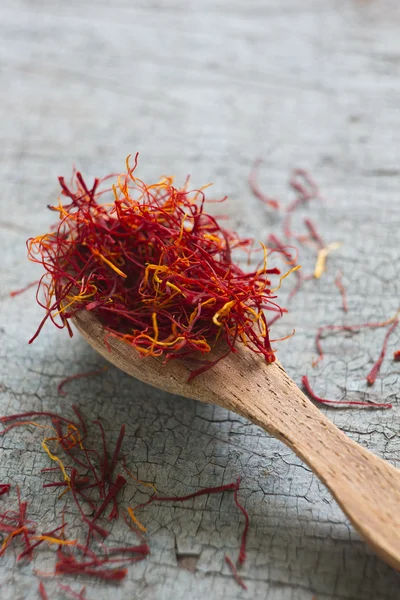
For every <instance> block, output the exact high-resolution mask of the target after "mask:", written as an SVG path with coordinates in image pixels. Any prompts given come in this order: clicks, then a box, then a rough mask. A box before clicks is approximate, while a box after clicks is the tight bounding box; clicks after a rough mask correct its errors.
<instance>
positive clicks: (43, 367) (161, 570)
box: [0, 0, 400, 600]
mask: <svg viewBox="0 0 400 600" xmlns="http://www.w3.org/2000/svg"><path fill="white" fill-rule="evenodd" d="M0 15H1V19H0V40H1V42H0V43H1V63H0V67H1V72H0V77H1V86H0V122H1V145H2V153H1V161H0V182H1V201H0V211H1V212H0V231H1V237H0V239H1V250H2V252H1V264H0V269H1V278H2V286H1V292H0V295H1V298H0V302H1V307H0V309H1V312H0V315H1V331H0V336H1V344H0V353H1V361H0V382H1V392H0V412H1V413H2V414H6V413H10V412H14V411H18V410H20V409H42V408H46V409H51V410H61V409H63V410H64V411H68V410H69V408H68V407H69V405H70V404H71V403H73V402H75V403H78V404H79V405H80V406H81V407H82V410H83V411H84V413H85V414H86V415H87V417H88V419H91V418H95V417H97V416H99V415H100V416H101V417H102V418H103V419H105V420H106V422H107V423H108V432H109V435H110V437H111V438H116V436H117V433H118V430H119V427H120V424H121V423H122V422H126V423H127V426H128V436H127V440H126V442H125V452H126V454H127V457H128V459H129V462H130V464H132V465H133V466H134V468H137V472H138V476H139V477H141V478H143V479H145V480H151V481H154V482H156V484H157V486H158V488H159V490H160V491H161V492H163V493H168V494H174V493H176V494H183V493H189V492H191V491H193V490H195V489H198V488H199V487H202V486H208V485H219V484H221V483H223V482H224V483H228V482H230V481H232V480H234V479H235V478H236V477H237V476H238V475H241V476H242V477H243V485H242V491H241V498H242V500H243V502H244V503H245V505H246V507H247V510H248V511H249V515H250V519H251V528H250V533H249V552H248V561H247V564H246V566H245V568H244V570H243V575H244V578H245V580H246V582H247V584H248V587H249V592H248V593H247V594H246V593H245V592H244V591H242V590H241V589H240V588H238V587H237V585H236V584H235V582H234V581H233V579H232V577H231V575H230V573H229V572H228V570H227V567H226V565H225V563H224V560H223V557H224V554H225V553H226V552H228V553H229V554H230V555H232V556H235V553H236V552H237V549H238V546H239V540H240V532H241V527H242V517H241V515H240V514H238V511H237V510H236V509H235V507H234V505H233V500H232V497H231V496H230V495H228V494H227V495H225V496H224V497H223V498H220V497H210V498H208V499H206V498H199V499H197V500H196V501H194V502H193V503H192V504H187V505H178V506H177V507H176V508H173V507H170V506H167V505H165V506H155V505H153V506H151V507H150V508H149V509H148V510H146V511H143V513H142V515H141V516H142V518H143V521H145V522H146V524H147V526H148V529H149V531H150V533H151V551H152V554H151V556H150V557H149V559H148V560H147V561H145V562H143V563H140V564H138V565H136V566H134V567H132V568H130V569H129V576H128V578H127V581H126V582H125V583H124V584H123V585H121V586H120V587H115V588H112V591H110V588H109V587H107V586H105V585H104V584H101V583H99V582H89V583H88V598H90V599H92V598H99V599H102V598H108V597H110V595H111V594H112V595H113V597H115V598H116V599H122V598H124V599H125V598H129V599H131V598H132V599H133V598H143V599H146V600H147V599H149V600H150V599H154V598H157V599H162V600H164V599H165V600H169V599H171V600H172V599H174V600H175V599H176V600H178V599H181V598H182V599H187V598H190V599H193V600H197V599H199V600H200V598H204V597H207V598H222V597H224V598H229V599H236V598H246V597H248V598H255V599H260V600H263V599H268V600H311V597H312V595H313V594H316V597H317V599H318V600H328V599H333V598H334V599H348V600H350V599H351V600H352V599H363V600H364V599H367V598H371V599H374V600H384V599H385V600H386V599H387V600H389V599H390V600H392V599H394V598H400V593H399V591H398V589H399V577H398V575H397V574H396V573H395V572H394V571H392V570H391V569H390V568H389V567H387V566H386V565H384V564H383V563H382V562H381V561H379V560H378V559H377V558H375V556H373V554H372V553H371V552H370V551H369V550H368V549H367V548H366V547H365V545H364V544H363V543H362V542H361V541H360V540H359V539H358V537H357V535H356V534H355V532H354V531H353V529H352V528H351V527H350V526H349V525H348V524H347V522H346V520H345V518H344V517H343V514H342V513H341V511H340V510H339V509H338V507H337V506H336V505H335V503H334V502H333V500H332V499H331V497H330V496H329V494H328V493H327V492H326V490H325V489H324V488H323V486H322V485H321V484H320V483H319V482H318V481H317V480H316V479H315V478H314V477H313V475H312V473H310V471H309V470H308V469H307V468H306V467H304V465H302V464H301V463H300V461H299V460H298V459H297V458H296V457H295V456H294V455H293V454H292V453H291V452H290V451H289V450H287V449H286V448H285V447H284V446H282V445H281V444H280V443H279V442H277V441H275V440H274V439H271V438H269V437H268V436H267V435H266V434H264V433H262V432H260V431H259V430H258V429H257V428H256V427H255V426H253V425H250V424H248V423H246V422H245V421H244V420H243V419H241V418H239V417H237V416H236V415H234V414H229V413H228V412H226V411H224V410H219V409H217V408H213V407H211V406H202V405H200V404H198V403H196V402H191V401H188V400H183V399H181V398H178V397H174V396H169V395H167V394H165V393H161V392H158V391H156V390H154V389H151V388H149V387H146V386H145V385H142V384H140V383H138V382H136V381H133V380H131V379H130V378H129V377H127V376H125V375H124V374H122V373H119V372H117V371H116V370H114V369H113V368H110V369H109V370H108V371H107V372H106V373H105V374H104V375H103V376H101V377H99V378H95V379H91V380H80V381H76V382H74V383H71V384H70V385H69V386H68V392H69V395H68V396H67V397H66V398H62V397H60V396H58V395H57V383H58V382H59V380H60V379H61V378H62V377H64V376H66V375H69V374H71V373H72V372H79V371H81V370H86V369H93V368H96V367H98V366H101V365H103V364H104V363H103V361H102V359H100V358H99V357H98V356H96V355H95V354H94V353H93V352H92V351H91V350H90V349H89V348H88V347H87V345H86V344H85V343H84V342H83V341H82V340H81V339H79V337H77V336H76V337H74V338H73V340H69V339H68V337H67V335H66V333H62V332H58V331H57V330H55V329H52V328H51V327H50V326H49V327H46V328H45V330H44V331H43V333H42V335H41V336H40V338H39V339H38V340H37V342H35V344H34V345H33V346H28V345H27V339H28V337H29V336H30V334H32V332H33V331H34V330H35V328H36V325H37V323H38V321H39V319H40V318H41V312H40V309H39V308H38V307H36V305H35V303H34V297H33V293H32V292H27V293H26V294H25V295H23V296H19V297H17V298H15V299H14V300H10V299H9V297H8V292H9V291H10V290H11V289H15V288H18V287H21V286H22V285H24V284H25V283H28V282H29V281H31V280H32V279H34V278H36V276H37V274H38V269H36V268H35V267H34V266H33V265H30V264H28V262H27V260H26V251H25V245H24V242H25V239H26V237H27V236H29V235H30V234H39V233H42V232H44V231H46V228H47V227H48V225H49V224H50V223H51V222H52V215H51V214H50V213H47V212H46V210H45V206H46V204H48V203H49V202H52V201H54V200H55V198H56V196H57V180H56V177H57V175H60V174H65V175H68V174H69V173H70V170H71V165H72V163H74V162H75V163H76V164H77V166H78V167H79V168H80V169H81V170H82V171H83V172H84V173H85V174H87V175H103V174H106V173H107V172H109V171H115V170H121V169H122V168H123V162H124V159H125V156H126V155H127V154H128V153H129V152H135V151H136V150H139V151H140V153H141V155H140V170H139V172H140V174H141V175H142V176H143V178H152V177H158V176H159V175H160V174H161V173H173V174H175V175H176V176H177V180H178V181H182V180H183V178H184V177H185V176H186V175H187V174H188V173H191V174H192V175H193V183H194V185H201V184H204V183H206V182H208V181H214V182H215V186H214V193H215V195H216V196H217V195H223V194H228V195H229V197H230V200H229V204H226V205H225V206H223V207H222V208H221V207H217V208H218V210H221V211H223V212H225V213H229V215H230V216H231V223H232V224H233V226H234V227H236V228H237V229H239V230H240V231H241V232H242V233H243V234H245V235H246V234H253V235H254V236H255V237H257V238H259V239H261V240H265V237H266V235H267V233H268V232H269V231H274V230H276V229H277V228H278V227H279V226H280V225H279V223H278V221H277V219H276V217H275V216H272V215H271V214H270V213H269V212H268V210H266V209H265V208H264V207H263V206H261V205H260V204H259V202H258V201H257V200H256V199H255V198H253V197H252V196H251V195H250V193H249V191H248V188H247V183H246V178H247V175H248V173H249V169H250V166H251V163H252V160H253V158H254V157H256V156H263V157H265V159H266V160H265V163H264V166H263V168H262V171H261V183H262V185H263V186H264V187H265V189H266V190H268V191H269V192H270V193H271V194H272V195H273V196H274V197H278V198H281V199H283V201H288V200H289V199H290V192H289V191H288V188H287V179H288V174H289V171H290V168H291V167H295V166H302V167H306V168H309V169H310V170H311V171H312V172H313V174H314V176H315V178H316V179H317V181H318V182H319V184H320V186H321V189H322V192H323V195H324V196H325V202H324V203H323V204H319V203H315V204H314V206H313V210H312V213H311V207H310V210H309V211H307V210H304V211H301V212H299V214H298V216H297V217H296V221H295V222H296V223H297V226H298V227H300V226H301V223H302V218H303V217H304V216H306V215H311V214H312V216H313V218H314V219H315V220H316V221H317V222H318V225H319V227H320V231H321V233H322V235H323V236H324V237H325V239H326V240H327V242H330V241H337V240H339V241H342V242H343V246H342V248H341V249H340V250H338V251H337V252H336V253H335V254H334V255H332V257H331V258H330V260H329V273H327V274H326V276H325V277H323V278H322V279H321V280H320V281H319V282H311V283H309V284H308V285H307V286H306V287H305V288H304V290H303V292H302V293H301V294H299V296H298V297H297V299H295V300H294V301H293V303H292V305H291V313H290V315H289V316H288V317H287V318H286V319H285V321H284V322H283V323H282V324H281V325H279V327H278V326H277V327H276V328H275V331H276V336H277V337H279V336H281V335H285V334H286V333H288V332H290V331H291V329H292V327H293V326H295V327H296V335H295V337H294V338H292V339H291V340H290V341H287V342H283V343H281V344H279V357H280V359H281V361H282V363H283V364H284V365H285V366H286V368H287V370H288V372H289V374H290V375H291V376H292V377H293V378H294V379H295V380H297V381H300V378H301V375H303V374H306V373H307V374H308V375H309V376H310V379H311V382H312V383H313V384H315V387H316V389H317V391H318V392H321V394H326V395H328V396H330V397H338V396H340V397H342V396H343V395H344V394H345V393H347V394H349V395H350V396H351V397H353V398H363V397H364V396H365V395H367V396H368V397H370V398H374V399H379V400H381V401H382V400H383V399H389V398H390V400H392V401H393V402H394V409H393V410H392V411H385V412H379V411H373V412H372V411H371V412H368V411H367V412H365V411H364V412H363V411H349V410H340V411H333V410H330V411H329V416H330V418H331V419H332V420H333V421H334V422H335V423H336V424H337V425H338V426H339V427H341V428H342V429H343V430H345V431H347V432H348V434H349V435H350V436H351V437H352V438H353V439H355V440H357V441H359V442H360V443H361V444H363V445H365V446H366V447H368V448H369V449H371V450H373V451H374V452H376V453H377V454H378V455H380V456H382V457H385V458H386V459H387V460H390V461H392V462H393V463H394V464H399V450H400V438H399V434H398V431H399V416H400V408H399V393H398V390H399V367H398V366H397V367H396V365H395V364H394V363H392V362H391V361H390V360H387V361H386V362H385V363H384V365H383V367H382V372H381V377H380V378H379V379H378V381H377V383H376V385H375V386H374V388H372V389H370V390H367V387H366V385H365V380H364V379H363V377H364V375H365V374H366V373H367V372H368V369H369V367H370V366H371V365H372V362H373V360H374V359H375V358H376V357H377V355H378V353H379V348H380V345H381V343H382V340H383V337H384V331H380V330H378V331H370V332H363V333H360V334H359V335H353V336H351V337H346V336H344V337H340V338H330V339H329V340H327V341H326V342H325V347H326V351H327V357H326V360H325V362H324V363H323V364H322V365H321V366H320V367H319V369H318V370H316V371H313V370H312V368H311V365H310V363H311V360H312V358H313V357H314V356H315V351H314V344H313V336H314V333H315V328H316V326H317V325H320V324H323V323H333V322H335V323H338V322H342V321H343V322H344V320H345V319H346V320H347V322H349V323H350V322H352V323H357V322H360V321H364V320H369V319H371V318H374V319H375V318H377V319H384V318H386V317H387V316H389V315H391V314H393V313H394V311H395V310H396V308H397V307H398V299H399V287H400V285H399V268H398V264H399V235H398V231H399V226H400V218H399V215H400V210H399V192H400V185H399V176H400V166H399V149H400V129H399V117H398V115H399V109H398V107H399V105H400V84H399V70H400V44H399V36H398V32H399V27H400V7H399V6H398V3H397V2H394V1H393V2H389V1H382V2H379V3H377V2H372V1H360V0H358V1H356V0H340V1H339V0H336V1H334V0H329V2H318V1H317V0H309V1H307V2H296V1H294V0H284V1H278V0H263V1H260V0H248V1H247V2H239V1H237V0H231V1H230V2H227V1H226V0H219V1H218V2H213V1H212V0H203V1H202V2H195V1H194V0H193V1H190V2H189V1H188V0H174V1H173V0H166V1H163V2H156V1H152V2H144V1H142V2H139V1H136V2H135V1H134V2H132V1H131V2H127V1H125V0H120V1H118V2H113V3H106V2H100V1H99V2H83V3H82V2H77V1H75V2H74V1H71V2H68V3H66V2H61V1H59V0H52V1H51V2H50V1H48V0H47V1H46V0H40V1H39V0H37V1H36V2H30V1H28V0H26V1H21V0H13V1H11V0H3V2H2V5H1V8H0ZM301 258H302V263H303V266H304V270H305V272H308V271H309V270H310V269H311V268H312V265H313V256H312V253H311V252H307V251H303V253H302V257H301ZM339 268H341V269H342V270H343V272H344V281H345V283H346V285H347V287H348V293H349V305H350V313H349V315H348V316H347V317H346V318H345V317H344V316H343V312H342V310H341V306H340V298H339V295H338V291H337V289H336V287H335V286H334V284H333V280H334V277H335V275H336V272H337V270H338V269H339ZM289 287H290V286H289V284H287V285H286V286H285V288H286V289H289ZM282 297H283V298H284V297H285V291H284V292H283V294H282ZM399 345H400V340H399V334H398V333H397V334H395V335H394V336H393V338H392V341H391V344H390V351H392V350H393V349H394V348H395V347H399ZM327 412H328V410H327ZM40 439H41V436H40V434H38V432H35V431H34V432H28V431H23V430H22V429H21V430H15V432H14V433H12V434H10V435H8V436H7V437H4V438H0V444H1V460H0V481H1V480H3V481H7V480H8V479H10V480H11V481H13V482H16V483H20V485H21V488H22V489H23V494H24V495H25V496H26V497H27V498H28V499H29V500H30V502H31V509H30V510H31V515H32V518H35V519H37V520H38V521H39V522H40V523H45V524H46V526H47V527H48V529H49V528H51V524H52V523H53V520H54V515H55V513H56V512H57V511H58V510H59V509H60V504H57V495H56V494H53V493H46V494H43V492H42V490H41V485H42V483H43V476H41V475H40V474H39V470H40V468H42V467H44V466H47V465H48V461H47V459H46V457H45V455H44V454H43V452H42V450H41V448H40V444H39V441H40ZM143 498H144V494H143V493H142V491H141V490H140V489H137V488H136V487H135V486H134V485H132V486H129V491H126V500H127V501H129V502H131V503H132V504H135V503H136V502H139V501H141V500H142V499H143ZM0 502H1V504H4V502H7V500H1V501H0ZM67 514H68V518H69V519H70V520H71V523H74V524H75V526H77V525H78V521H79V520H78V519H77V517H76V516H75V511H74V509H73V508H72V507H71V508H70V509H69V510H68V511H67ZM113 534H114V536H115V539H116V540H119V541H121V542H123V541H124V540H127V539H131V536H130V535H129V534H127V532H126V529H125V527H122V526H121V527H119V526H115V527H114V529H113ZM186 554H188V555H192V558H191V559H184V560H183V559H182V558H180V556H182V555H186ZM35 564H36V567H37V568H40V569H42V570H47V571H50V570H51V567H52V564H53V558H52V553H47V552H45V551H44V552H43V553H42V554H41V555H40V558H39V559H38V561H37V562H36V563H35ZM185 564H186V565H188V564H190V565H192V566H193V567H194V566H195V571H194V572H190V571H189V570H186V569H184V568H182V567H183V566H184V565H185ZM37 581H38V580H37V578H36V577H35V576H34V574H33V570H32V566H31V565H22V566H19V567H18V569H17V568H16V567H15V565H14V559H13V557H12V555H9V556H8V557H6V558H3V559H0V586H1V587H0V590H1V597H2V598H4V599H8V598H13V599H19V598H28V599H30V598H36V597H37ZM47 587H48V589H49V591H50V592H53V593H54V594H55V595H54V597H58V592H56V583H55V582H53V581H51V582H49V583H48V584H47ZM75 588H76V589H77V588H78V585H77V584H75Z"/></svg>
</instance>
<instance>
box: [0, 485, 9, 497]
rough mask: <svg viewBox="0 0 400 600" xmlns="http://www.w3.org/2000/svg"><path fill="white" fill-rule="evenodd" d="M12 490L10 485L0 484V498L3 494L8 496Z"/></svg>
mask: <svg viewBox="0 0 400 600" xmlns="http://www.w3.org/2000/svg"><path fill="white" fill-rule="evenodd" d="M10 488H11V484H10V483H0V496H3V494H8V492H9V491H10Z"/></svg>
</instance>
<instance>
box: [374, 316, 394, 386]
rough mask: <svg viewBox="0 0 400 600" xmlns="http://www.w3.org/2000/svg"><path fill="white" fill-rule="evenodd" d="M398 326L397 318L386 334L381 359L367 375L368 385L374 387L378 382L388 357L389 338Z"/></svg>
mask: <svg viewBox="0 0 400 600" xmlns="http://www.w3.org/2000/svg"><path fill="white" fill-rule="evenodd" d="M398 324H399V319H398V318H396V320H395V321H394V322H393V323H392V325H391V326H390V327H389V329H388V330H387V332H386V335H385V339H384V341H383V346H382V350H381V353H380V355H379V358H378V360H377V361H376V363H375V364H374V366H373V367H372V369H371V371H370V372H369V374H368V375H367V383H368V385H373V384H374V383H375V381H376V378H377V377H378V375H379V371H380V369H381V366H382V363H383V359H384V358H385V355H386V349H387V345H388V341H389V338H390V336H391V335H392V333H393V331H394V330H395V329H396V327H397V325H398Z"/></svg>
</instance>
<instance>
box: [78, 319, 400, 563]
mask: <svg viewBox="0 0 400 600" xmlns="http://www.w3.org/2000/svg"><path fill="white" fill-rule="evenodd" d="M74 323H75V325H76V327H77V328H78V330H79V331H80V333H81V334H82V335H83V337H84V338H85V339H86V340H87V341H88V342H89V344H90V345H91V346H93V348H94V349H95V350H97V351H98V352H99V353H100V354H102V355H103V356H104V357H105V358H106V359H107V360H109V361H110V362H111V363H113V364H114V365H115V366H117V367H119V368H120V369H122V370H123V371H125V372H126V373H129V375H132V376H133V377H136V378H137V379H140V380H141V381H144V382H145V383H148V384H150V385H153V386H155V387H157V388H160V389H162V390H166V391H168V392H171V393H174V394H179V395H180V396H185V397H187V398H194V399H196V400H200V401H201V402H207V403H212V404H217V405H218V406H222V407H224V408H228V409H229V410H232V411H234V412H235V413H237V414H239V415H242V416H243V417H246V419H249V421H251V422H252V423H255V424H256V425H259V426H260V427H262V428H263V429H265V430H266V431H268V432H269V433H270V434H272V435H273V436H275V437H276V438H278V439H280V440H281V441H282V442H284V443H285V444H286V445H287V446H289V448H291V449H292V450H293V452H295V453H296V454H297V456H299V457H300V458H301V459H302V460H303V461H304V462H305V463H307V465H309V467H310V468H311V469H312V470H313V471H314V473H315V474H316V475H317V477H319V479H320V480H321V481H322V482H323V483H324V484H325V485H326V487H327V488H328V489H329V490H330V492H331V493H332V495H333V496H334V497H335V499H336V500H337V502H338V504H339V505H340V507H341V508H342V509H343V511H344V512H345V513H346V515H347V516H348V518H349V519H350V521H351V522H352V524H353V525H354V527H355V528H356V529H357V530H358V532H359V533H360V534H361V536H362V537H363V538H364V539H365V540H366V541H367V542H368V543H369V545H370V546H371V547H372V548H373V549H374V550H375V552H376V553H377V554H378V555H379V556H380V557H381V558H382V559H383V560H384V561H386V562H387V563H389V564H390V565H391V566H392V567H394V568H395V569H400V471H399V470H397V469H395V468H394V467H393V466H392V465H391V464H389V463H387V462H385V461H384V460H382V459H380V458H378V457H377V456H375V455H374V454H371V452H368V451H367V450H365V448H362V447H361V446H360V445H358V444H356V442H353V441H352V440H351V439H350V438H348V437H347V436H346V435H345V434H344V433H342V432H341V431H340V430H339V429H338V428H337V427H336V426H335V425H333V423H331V422H330V421H329V420H328V419H327V418H326V417H325V416H324V415H323V414H322V413H321V411H320V410H318V409H317V408H316V407H315V406H314V405H313V404H312V402H310V400H309V399H308V398H307V397H306V396H305V395H304V394H303V393H302V392H301V390H300V389H299V388H298V387H297V385H296V384H295V383H294V382H293V381H292V380H291V379H290V378H289V377H288V376H287V374H286V372H285V371H284V369H283V367H282V366H281V365H280V364H279V363H276V362H275V363H273V364H270V365H267V364H266V363H265V362H264V361H263V360H262V359H261V358H260V357H258V356H257V355H255V354H253V353H252V352H251V351H249V350H247V349H246V347H244V346H241V345H239V346H238V352H237V354H229V355H228V356H227V357H226V358H224V359H223V360H221V361H220V362H219V363H218V364H217V365H216V366H214V367H213V368H212V369H210V370H208V371H206V372H205V373H203V374H201V375H199V376H198V377H196V378H195V379H194V380H193V381H192V382H190V383H188V382H187V379H188V377H189V375H190V372H191V369H190V362H189V361H187V360H171V361H170V362H168V363H167V364H166V365H165V364H162V362H161V360H160V359H156V358H151V357H148V358H143V357H141V356H140V355H139V354H138V353H137V351H136V350H134V349H133V348H131V347H130V346H129V345H127V344H126V343H124V342H122V341H120V340H117V339H115V338H113V337H108V339H107V346H106V344H105V343H104V338H105V332H104V329H103V326H102V325H101V323H100V322H99V321H98V319H97V318H96V317H95V316H94V315H93V314H92V313H90V312H88V311H82V312H81V313H79V314H77V315H76V316H75V317H74ZM197 366H198V365H197ZM194 368H196V367H194Z"/></svg>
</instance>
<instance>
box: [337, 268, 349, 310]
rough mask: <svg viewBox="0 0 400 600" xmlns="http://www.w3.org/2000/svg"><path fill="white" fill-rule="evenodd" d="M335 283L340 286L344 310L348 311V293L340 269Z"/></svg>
mask: <svg viewBox="0 0 400 600" xmlns="http://www.w3.org/2000/svg"><path fill="white" fill-rule="evenodd" d="M335 285H336V287H337V288H338V290H339V292H340V295H341V296H342V306H343V310H344V312H348V310H349V307H348V304H347V295H346V290H345V287H344V285H343V282H342V273H341V272H340V271H338V274H337V275H336V279H335Z"/></svg>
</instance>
